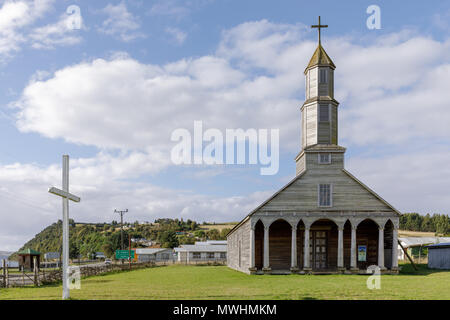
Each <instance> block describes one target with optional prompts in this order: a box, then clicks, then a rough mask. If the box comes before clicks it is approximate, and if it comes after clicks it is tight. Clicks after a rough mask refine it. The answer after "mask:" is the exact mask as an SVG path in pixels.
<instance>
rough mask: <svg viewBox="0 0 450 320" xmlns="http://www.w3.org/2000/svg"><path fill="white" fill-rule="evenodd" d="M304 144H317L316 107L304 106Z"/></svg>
mask: <svg viewBox="0 0 450 320" xmlns="http://www.w3.org/2000/svg"><path fill="white" fill-rule="evenodd" d="M305 110H306V131H304V132H306V145H307V146H309V145H313V144H317V107H316V106H310V107H306V108H305Z"/></svg>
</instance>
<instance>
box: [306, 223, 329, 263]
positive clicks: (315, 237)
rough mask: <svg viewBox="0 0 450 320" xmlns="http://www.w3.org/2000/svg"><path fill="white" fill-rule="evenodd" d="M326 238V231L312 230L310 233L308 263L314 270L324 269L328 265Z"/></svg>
mask: <svg viewBox="0 0 450 320" xmlns="http://www.w3.org/2000/svg"><path fill="white" fill-rule="evenodd" d="M327 240H328V239H327V231H320V230H314V231H312V232H311V234H310V239H309V252H310V263H311V266H312V268H313V269H315V270H320V269H326V268H327V267H328V264H327V260H328V259H327V257H328V252H327Z"/></svg>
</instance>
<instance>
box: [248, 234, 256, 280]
mask: <svg viewBox="0 0 450 320" xmlns="http://www.w3.org/2000/svg"><path fill="white" fill-rule="evenodd" d="M249 270H250V272H256V267H255V228H254V227H251V229H250V269H249Z"/></svg>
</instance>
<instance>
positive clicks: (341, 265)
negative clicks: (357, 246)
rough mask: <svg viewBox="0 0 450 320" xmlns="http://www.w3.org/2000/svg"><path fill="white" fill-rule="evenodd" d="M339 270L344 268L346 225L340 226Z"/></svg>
mask: <svg viewBox="0 0 450 320" xmlns="http://www.w3.org/2000/svg"><path fill="white" fill-rule="evenodd" d="M337 267H338V270H342V269H344V227H343V226H339V227H338V258H337Z"/></svg>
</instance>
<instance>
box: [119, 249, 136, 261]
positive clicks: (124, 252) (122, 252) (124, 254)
mask: <svg viewBox="0 0 450 320" xmlns="http://www.w3.org/2000/svg"><path fill="white" fill-rule="evenodd" d="M130 255H131V259H134V251H133V250H131V252H130V251H128V250H116V259H127V260H128V258H129V256H130Z"/></svg>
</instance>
